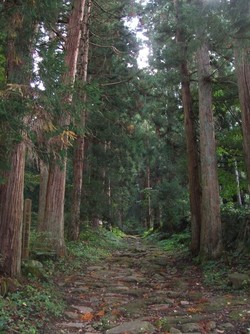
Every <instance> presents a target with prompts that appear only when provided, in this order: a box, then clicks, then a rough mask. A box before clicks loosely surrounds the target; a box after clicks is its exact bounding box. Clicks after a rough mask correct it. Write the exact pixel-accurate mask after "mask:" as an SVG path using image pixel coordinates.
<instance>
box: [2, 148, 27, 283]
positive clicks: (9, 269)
mask: <svg viewBox="0 0 250 334" xmlns="http://www.w3.org/2000/svg"><path fill="white" fill-rule="evenodd" d="M24 166H25V144H24V143H23V142H21V143H19V144H18V145H17V146H16V148H15V150H14V151H13V153H12V156H11V166H10V171H9V172H7V173H4V175H3V177H4V178H5V180H6V182H5V183H4V184H2V185H1V186H0V271H1V272H2V273H5V274H7V275H9V276H11V277H15V276H19V275H20V272H21V249H22V220H23V187H24Z"/></svg>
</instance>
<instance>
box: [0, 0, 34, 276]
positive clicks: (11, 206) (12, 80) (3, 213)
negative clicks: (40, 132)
mask: <svg viewBox="0 0 250 334" xmlns="http://www.w3.org/2000/svg"><path fill="white" fill-rule="evenodd" d="M5 10H6V13H8V14H7V15H8V27H7V28H6V31H5V32H3V36H4V35H5V33H6V42H7V45H6V51H7V52H6V74H7V83H8V84H9V86H10V87H11V86H19V93H20V94H19V100H18V99H17V96H16V97H15V101H14V102H13V103H14V106H15V107H14V109H15V108H18V107H17V106H18V104H17V103H20V114H22V112H23V110H22V108H23V107H24V101H25V99H26V93H25V89H23V87H25V85H27V84H29V79H30V78H29V76H30V73H29V71H28V70H27V69H28V65H29V59H30V44H31V41H32V33H31V34H30V35H29V36H28V35H27V31H30V32H32V31H33V23H32V22H31V21H30V22H29V24H30V25H29V26H28V27H27V26H25V24H27V21H26V16H25V14H24V12H23V8H22V4H21V3H20V4H19V3H18V4H17V3H16V1H14V0H6V1H5V2H4V4H3V13H5ZM24 26H25V29H24ZM20 41H22V42H20ZM8 98H9V99H11V98H12V97H11V95H10V97H8ZM9 112H12V110H9ZM11 116H12V115H11ZM13 117H16V116H15V111H14V110H13ZM19 117H20V115H18V117H17V118H16V120H19V122H20V128H19V129H18V128H17V129H15V130H16V131H17V132H18V131H19V135H20V136H23V135H24V134H23V133H22V132H21V130H20V129H21V127H22V125H23V123H24V122H25V121H24V120H23V119H21V120H20V119H19ZM6 160H7V157H6ZM9 162H10V165H9V170H8V171H5V172H3V173H2V175H1V176H2V177H3V179H4V183H2V184H1V185H0V271H1V272H2V273H4V274H7V275H9V276H12V277H14V276H19V275H20V274H21V250H22V221H23V190H24V168H25V143H24V141H23V140H21V141H20V142H19V143H18V144H16V141H15V144H13V147H12V151H11V154H10V157H9Z"/></svg>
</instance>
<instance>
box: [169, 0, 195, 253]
mask: <svg viewBox="0 0 250 334" xmlns="http://www.w3.org/2000/svg"><path fill="white" fill-rule="evenodd" d="M174 3H175V11H176V20H177V30H176V41H177V43H178V45H179V47H180V52H181V55H182V60H181V65H180V74H181V92H182V103H183V109H184V126H185V133H186V147H187V160H188V179H189V199H190V211H191V246H190V248H191V252H192V254H193V255H194V256H196V255H198V254H199V251H200V230H201V184H200V172H199V170H200V166H199V155H198V145H197V138H196V131H195V116H194V112H193V106H192V95H191V91H190V80H189V71H188V65H187V51H186V45H185V41H183V36H182V32H181V28H180V27H179V25H180V18H179V0H174Z"/></svg>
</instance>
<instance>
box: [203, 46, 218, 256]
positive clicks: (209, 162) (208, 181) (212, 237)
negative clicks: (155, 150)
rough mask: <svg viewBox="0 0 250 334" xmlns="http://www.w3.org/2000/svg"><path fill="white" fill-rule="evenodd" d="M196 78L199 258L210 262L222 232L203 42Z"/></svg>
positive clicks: (207, 63)
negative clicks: (199, 197)
mask: <svg viewBox="0 0 250 334" xmlns="http://www.w3.org/2000/svg"><path fill="white" fill-rule="evenodd" d="M197 65H198V79H199V118H200V155H201V179H202V212H201V217H202V224H201V240H200V243H201V244H200V256H201V258H202V259H204V260H207V259H213V258H217V257H219V256H220V255H221V251H222V232H221V219H220V197H219V185H218V176H217V161H216V144H215V131H214V120H213V112H212V85H211V68H210V59H209V49H208V46H207V44H206V42H203V44H202V46H201V47H200V48H199V49H198V51H197Z"/></svg>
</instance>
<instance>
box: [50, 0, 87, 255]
mask: <svg viewBox="0 0 250 334" xmlns="http://www.w3.org/2000/svg"><path fill="white" fill-rule="evenodd" d="M84 8H85V0H75V1H74V2H73V8H72V12H71V15H70V19H69V25H68V35H67V41H66V46H65V49H66V51H65V52H66V53H65V65H66V67H67V69H68V70H67V72H66V73H65V75H64V78H63V81H64V83H65V84H70V85H73V84H74V81H75V76H76V68H77V59H78V54H79V44H80V38H81V24H82V19H83V15H84ZM66 100H67V103H70V102H71V101H72V95H71V94H69V95H68V96H67V97H66ZM69 122H70V115H69V114H67V113H65V114H64V115H63V116H62V117H61V118H60V119H58V124H59V125H60V126H63V127H65V126H66V127H67V125H69ZM65 180H66V156H65V157H63V158H62V159H61V163H60V164H59V163H58V161H56V159H53V161H52V162H51V163H50V167H49V177H48V185H47V194H46V207H45V213H44V221H45V224H44V225H45V226H46V227H47V231H46V232H47V234H48V235H47V238H48V239H49V241H50V242H49V244H50V245H49V247H50V248H51V250H52V251H55V252H56V254H57V255H59V256H63V255H64V254H65V243H64V200H65Z"/></svg>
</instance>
